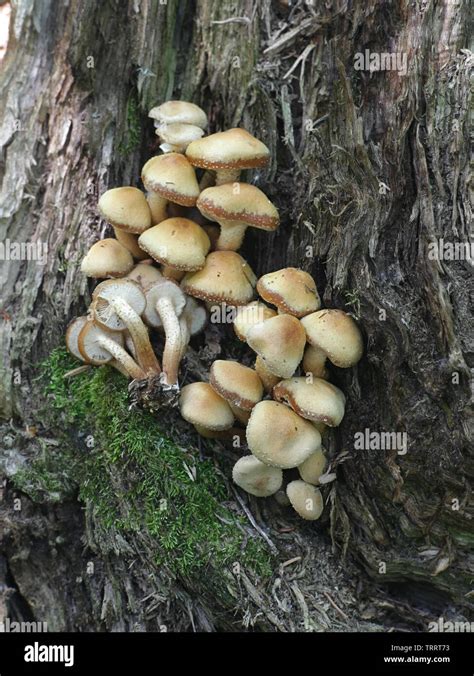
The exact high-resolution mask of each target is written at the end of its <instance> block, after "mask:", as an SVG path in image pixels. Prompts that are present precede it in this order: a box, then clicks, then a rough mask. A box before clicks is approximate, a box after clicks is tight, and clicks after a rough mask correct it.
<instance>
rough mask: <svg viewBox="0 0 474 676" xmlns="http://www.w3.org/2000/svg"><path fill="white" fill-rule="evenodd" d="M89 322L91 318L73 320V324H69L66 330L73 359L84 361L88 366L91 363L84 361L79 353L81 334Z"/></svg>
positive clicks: (67, 345) (68, 347)
mask: <svg viewBox="0 0 474 676" xmlns="http://www.w3.org/2000/svg"><path fill="white" fill-rule="evenodd" d="M88 321H89V317H85V316H84V317H76V318H75V319H73V320H72V321H71V322H69V324H68V327H67V329H66V347H67V349H68V350H69V352H70V353H71V354H72V356H73V357H76V359H79V361H83V362H84V363H86V364H88V363H89V361H88V360H86V359H84V357H83V356H82V354H81V353H80V351H79V344H78V340H79V334H80V332H81V331H82V329H83V328H84V326H85V325H86V322H88Z"/></svg>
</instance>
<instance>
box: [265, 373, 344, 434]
mask: <svg viewBox="0 0 474 676" xmlns="http://www.w3.org/2000/svg"><path fill="white" fill-rule="evenodd" d="M273 397H274V398H275V399H276V400H277V401H282V402H284V403H286V404H288V405H289V406H291V408H292V409H293V410H294V411H296V413H298V415H300V416H301V417H302V418H306V419H307V420H312V421H314V422H322V423H324V424H325V425H328V426H329V427H337V426H338V425H339V424H340V422H341V420H342V419H343V417H344V409H345V404H346V398H345V396H344V394H343V393H342V392H341V390H340V389H339V388H338V387H336V386H335V385H332V384H331V383H328V382H327V381H326V380H323V379H322V378H313V379H312V382H308V381H307V379H306V377H304V376H300V377H297V378H289V379H288V380H282V381H281V382H280V383H278V385H275V387H274V388H273Z"/></svg>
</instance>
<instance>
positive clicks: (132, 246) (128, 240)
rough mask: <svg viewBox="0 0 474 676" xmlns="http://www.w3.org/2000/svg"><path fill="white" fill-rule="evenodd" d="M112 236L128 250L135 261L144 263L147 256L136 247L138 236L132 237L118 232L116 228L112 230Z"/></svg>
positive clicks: (123, 232) (121, 231)
mask: <svg viewBox="0 0 474 676" xmlns="http://www.w3.org/2000/svg"><path fill="white" fill-rule="evenodd" d="M114 234H115V237H116V238H117V241H119V242H120V244H122V246H124V247H125V248H126V249H128V251H130V253H131V254H132V256H133V257H134V258H135V259H136V260H137V261H144V260H145V259H146V258H148V254H147V253H146V252H145V251H143V249H140V247H139V246H138V235H132V233H130V232H125V230H119V229H118V228H114Z"/></svg>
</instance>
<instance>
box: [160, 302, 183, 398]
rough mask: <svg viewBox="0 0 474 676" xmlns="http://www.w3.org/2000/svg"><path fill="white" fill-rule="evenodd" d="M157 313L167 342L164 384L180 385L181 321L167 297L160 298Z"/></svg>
mask: <svg viewBox="0 0 474 676" xmlns="http://www.w3.org/2000/svg"><path fill="white" fill-rule="evenodd" d="M156 311H157V313H158V314H159V316H160V319H161V322H162V324H163V329H164V331H165V336H166V341H165V349H164V351H163V374H164V377H163V382H164V384H165V385H177V384H178V368H179V362H180V360H181V353H182V337H181V328H180V323H179V319H178V317H177V315H176V312H175V309H174V306H173V303H172V301H171V300H170V299H169V298H167V297H166V296H165V297H163V298H159V299H158V301H157V303H156Z"/></svg>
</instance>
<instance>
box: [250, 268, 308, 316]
mask: <svg viewBox="0 0 474 676" xmlns="http://www.w3.org/2000/svg"><path fill="white" fill-rule="evenodd" d="M257 291H258V293H259V294H260V296H261V297H262V298H263V300H266V301H267V303H271V304H272V305H276V307H277V308H278V311H279V312H281V313H283V314H288V315H293V316H294V317H304V316H305V315H307V314H309V313H310V312H315V311H316V310H319V308H320V307H321V299H320V297H319V294H318V290H317V288H316V283H315V281H314V279H313V278H312V277H311V275H310V274H309V273H307V272H305V271H304V270H300V269H299V268H283V269H282V270H276V271H275V272H269V273H268V274H266V275H263V277H260V279H259V280H258V282H257Z"/></svg>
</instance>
